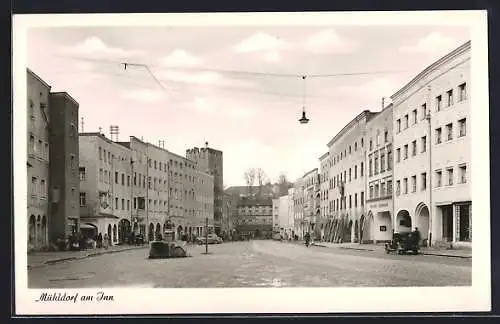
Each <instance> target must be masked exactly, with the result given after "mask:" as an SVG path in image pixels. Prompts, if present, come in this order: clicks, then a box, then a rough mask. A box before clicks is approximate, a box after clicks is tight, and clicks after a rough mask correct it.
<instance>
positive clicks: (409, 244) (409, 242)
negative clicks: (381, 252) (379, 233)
mask: <svg viewBox="0 0 500 324" xmlns="http://www.w3.org/2000/svg"><path fill="white" fill-rule="evenodd" d="M418 241H419V237H418V235H417V234H416V233H415V232H403V233H394V235H393V237H392V240H391V242H390V243H386V244H385V251H386V253H387V254H389V253H391V252H394V253H397V254H408V253H409V252H412V253H413V254H418V253H419V245H418V243H419V242H418Z"/></svg>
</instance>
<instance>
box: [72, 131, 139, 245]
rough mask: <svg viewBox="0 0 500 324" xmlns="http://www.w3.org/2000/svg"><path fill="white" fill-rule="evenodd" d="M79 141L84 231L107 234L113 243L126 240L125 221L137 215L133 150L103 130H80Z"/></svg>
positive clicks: (89, 234) (82, 229) (81, 212)
mask: <svg viewBox="0 0 500 324" xmlns="http://www.w3.org/2000/svg"><path fill="white" fill-rule="evenodd" d="M79 141H80V143H79V151H80V154H79V155H80V161H79V165H80V220H81V226H80V228H81V232H82V234H83V235H85V236H88V237H92V238H94V237H95V236H96V235H98V234H101V235H103V236H104V235H105V234H107V235H108V237H109V239H110V242H111V244H116V243H118V242H119V241H125V239H126V238H127V235H128V233H127V232H126V229H124V228H123V226H124V225H122V224H124V223H126V224H131V222H132V219H131V217H132V215H133V213H132V208H133V206H131V201H132V197H133V196H132V184H131V180H130V178H131V176H132V174H133V173H132V168H133V165H134V162H133V161H134V160H133V155H132V151H131V150H130V149H129V148H127V147H125V146H123V145H120V144H118V143H116V142H113V141H111V140H110V139H108V138H106V137H105V136H104V135H103V134H101V133H99V132H97V133H80V134H79ZM119 226H120V229H119Z"/></svg>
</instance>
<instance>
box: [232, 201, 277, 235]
mask: <svg viewBox="0 0 500 324" xmlns="http://www.w3.org/2000/svg"><path fill="white" fill-rule="evenodd" d="M237 210H238V217H237V223H236V228H237V231H238V234H239V235H240V236H242V237H250V238H271V237H272V232H273V201H272V199H241V200H240V201H239V202H238V205H237Z"/></svg>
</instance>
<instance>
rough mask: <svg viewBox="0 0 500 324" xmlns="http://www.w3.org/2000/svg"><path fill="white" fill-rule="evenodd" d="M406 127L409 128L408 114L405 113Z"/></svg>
mask: <svg viewBox="0 0 500 324" xmlns="http://www.w3.org/2000/svg"><path fill="white" fill-rule="evenodd" d="M404 127H405V129H407V128H408V115H405V124H404Z"/></svg>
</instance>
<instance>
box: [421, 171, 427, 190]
mask: <svg viewBox="0 0 500 324" xmlns="http://www.w3.org/2000/svg"><path fill="white" fill-rule="evenodd" d="M420 181H421V182H422V185H421V187H420V188H421V190H422V191H423V190H426V189H427V173H426V172H423V173H422V174H420Z"/></svg>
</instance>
